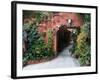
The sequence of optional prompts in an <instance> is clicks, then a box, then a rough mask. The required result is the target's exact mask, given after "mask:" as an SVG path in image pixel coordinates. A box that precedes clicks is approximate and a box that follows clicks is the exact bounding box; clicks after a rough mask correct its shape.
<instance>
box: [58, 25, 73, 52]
mask: <svg viewBox="0 0 100 80" xmlns="http://www.w3.org/2000/svg"><path fill="white" fill-rule="evenodd" d="M70 34H71V32H70V31H69V30H67V27H66V26H61V27H60V28H59V30H58V31H57V52H58V53H59V52H61V51H62V50H63V49H64V48H65V47H67V46H68V45H69V43H70V40H71V37H70Z"/></svg>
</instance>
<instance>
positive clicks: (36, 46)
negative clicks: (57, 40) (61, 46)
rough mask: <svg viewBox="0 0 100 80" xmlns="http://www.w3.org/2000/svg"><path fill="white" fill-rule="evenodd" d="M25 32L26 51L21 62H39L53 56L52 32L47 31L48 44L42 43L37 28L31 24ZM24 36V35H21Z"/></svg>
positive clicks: (41, 37)
mask: <svg viewBox="0 0 100 80" xmlns="http://www.w3.org/2000/svg"><path fill="white" fill-rule="evenodd" d="M24 30H25V31H26V32H27V44H28V45H27V46H28V48H27V51H26V52H25V53H24V55H23V62H27V61H28V60H41V59H43V58H49V57H52V56H54V51H53V49H52V37H53V35H52V31H51V30H48V32H47V36H48V42H47V43H45V42H44V38H43V36H42V35H41V34H39V33H38V30H37V26H36V25H35V24H31V25H30V26H29V25H28V27H27V28H26V25H25V29H24ZM23 35H24V34H23Z"/></svg>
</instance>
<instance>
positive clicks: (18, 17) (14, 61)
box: [11, 1, 98, 79]
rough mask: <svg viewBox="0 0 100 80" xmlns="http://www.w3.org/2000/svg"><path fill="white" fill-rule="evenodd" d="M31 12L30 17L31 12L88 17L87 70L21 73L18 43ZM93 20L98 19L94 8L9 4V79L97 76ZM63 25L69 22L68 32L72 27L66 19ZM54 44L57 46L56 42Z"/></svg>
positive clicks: (77, 68)
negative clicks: (88, 48) (86, 15)
mask: <svg viewBox="0 0 100 80" xmlns="http://www.w3.org/2000/svg"><path fill="white" fill-rule="evenodd" d="M32 11H33V13H34V12H35V11H42V12H46V11H47V12H51V13H53V15H54V14H55V15H56V13H62V14H63V13H68V12H71V14H73V13H75V14H76V13H79V14H82V15H83V14H90V17H91V18H90V21H91V22H90V27H91V29H90V30H91V31H90V38H91V39H90V42H91V47H90V48H91V49H90V54H91V55H90V58H91V59H90V66H81V67H73V68H70V67H69V68H65V67H60V68H57V67H54V68H51V69H49V68H47V69H46V68H44V69H37V70H35V69H33V71H32V69H29V70H27V69H26V70H25V69H24V68H23V64H24V63H23V43H22V42H23V39H22V38H23V23H24V19H25V18H26V17H27V14H28V12H32ZM24 14H25V18H24ZM39 15H40V14H39ZM69 16H70V15H69ZM71 16H73V15H71ZM97 18H98V8H97V6H89V5H72V4H57V3H42V2H24V1H12V2H11V78H13V79H20V78H38V77H54V76H70V75H85V74H97V72H98V67H97V66H98V64H97V63H98V62H97V56H98V53H97V49H98V47H97V44H98V41H97V34H98V32H97V31H98V26H97V24H98V19H97ZM57 19H59V18H57ZM75 19H76V18H75ZM61 21H62V20H61ZM67 21H68V22H69V24H68V29H70V25H72V24H71V22H72V21H73V19H70V18H69V19H67ZM78 21H80V20H78ZM26 22H27V20H26ZM73 22H74V21H73ZM58 23H60V22H58ZM75 26H76V25H75ZM74 28H75V27H71V29H74ZM55 29H59V26H58V28H55ZM57 39H58V38H57ZM64 40H65V39H64ZM56 44H60V42H59V43H56ZM61 44H63V43H61ZM60 49H61V48H60ZM60 49H58V50H57V51H59V50H60ZM43 62H45V61H43ZM32 63H35V62H30V64H32ZM37 63H38V62H37ZM40 63H41V62H40ZM55 64H58V63H55ZM61 65H62V64H61ZM40 67H41V66H40ZM29 68H30V67H29Z"/></svg>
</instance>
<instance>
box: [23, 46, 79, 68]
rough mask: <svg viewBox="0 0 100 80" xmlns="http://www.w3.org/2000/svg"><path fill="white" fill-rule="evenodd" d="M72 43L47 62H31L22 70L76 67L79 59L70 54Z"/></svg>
mask: <svg viewBox="0 0 100 80" xmlns="http://www.w3.org/2000/svg"><path fill="white" fill-rule="evenodd" d="M71 46H72V45H69V46H68V47H66V48H65V49H64V50H63V51H62V52H61V53H60V55H59V56H58V57H57V58H55V59H53V60H51V61H48V62H43V63H39V64H32V65H28V66H26V67H24V68H23V69H24V70H34V69H35V70H36V69H38V70H39V69H50V68H68V67H78V66H80V64H79V61H78V60H77V59H75V58H73V57H72V56H71V53H70V52H69V49H70V48H71Z"/></svg>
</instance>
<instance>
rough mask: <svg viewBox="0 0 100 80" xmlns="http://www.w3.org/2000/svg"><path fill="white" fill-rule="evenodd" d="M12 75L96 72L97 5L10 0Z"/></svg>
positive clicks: (15, 76)
mask: <svg viewBox="0 0 100 80" xmlns="http://www.w3.org/2000/svg"><path fill="white" fill-rule="evenodd" d="M11 11H12V14H11V19H12V30H11V31H12V33H11V34H12V44H11V46H12V53H11V77H12V78H14V79H17V78H35V77H50V76H67V75H80V74H96V73H97V6H87V5H68V4H55V3H38V2H21V1H13V2H12V3H11Z"/></svg>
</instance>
